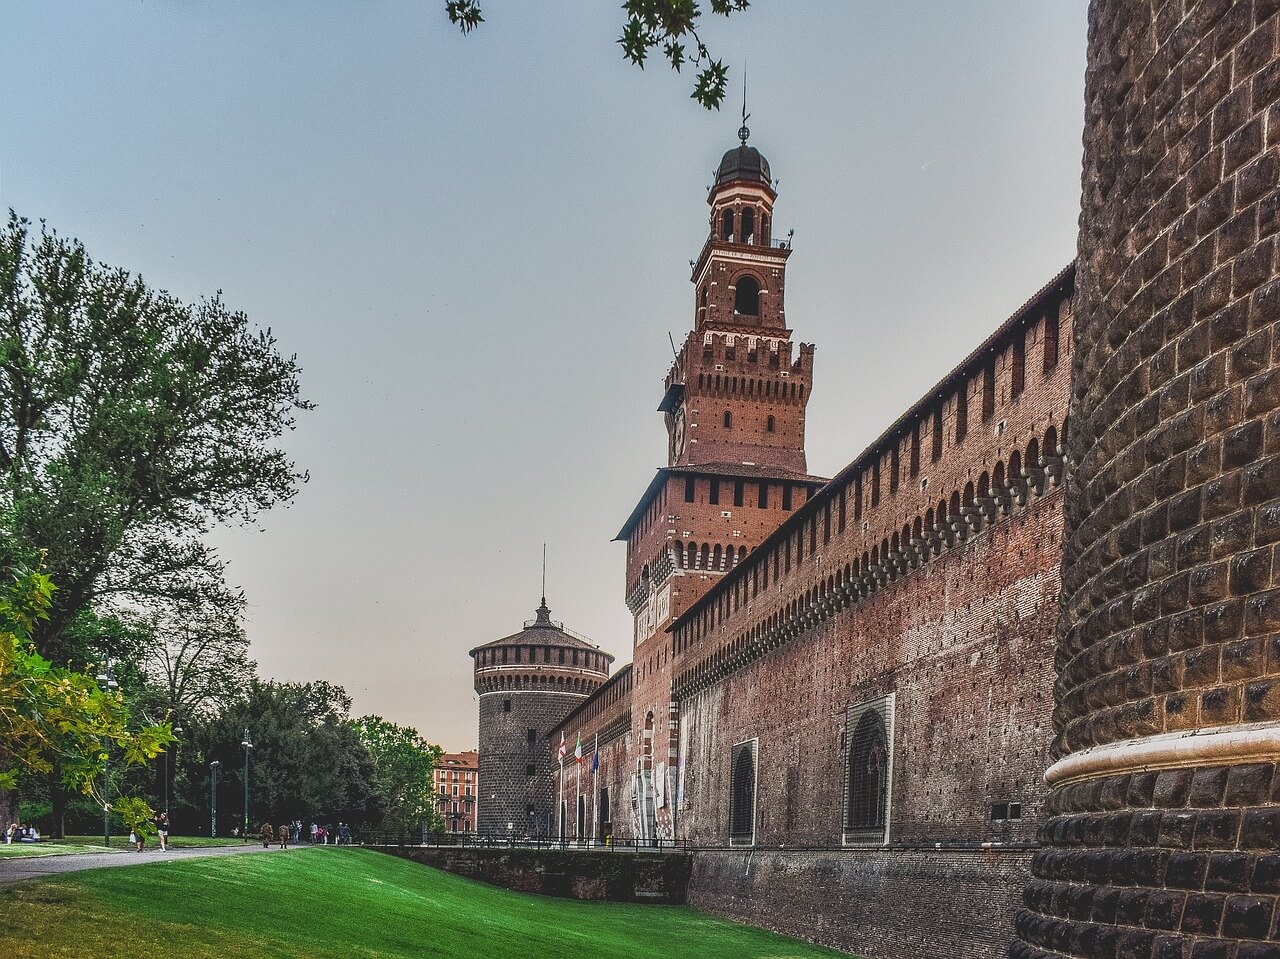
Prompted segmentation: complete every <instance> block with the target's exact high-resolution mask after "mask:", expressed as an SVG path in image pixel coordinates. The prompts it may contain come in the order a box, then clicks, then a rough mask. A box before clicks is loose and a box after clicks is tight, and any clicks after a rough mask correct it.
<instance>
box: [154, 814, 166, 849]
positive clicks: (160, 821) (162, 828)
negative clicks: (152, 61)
mask: <svg viewBox="0 0 1280 959" xmlns="http://www.w3.org/2000/svg"><path fill="white" fill-rule="evenodd" d="M156 835H158V836H159V837H160V851H161V852H168V851H169V814H168V813H167V812H162V813H161V814H160V815H159V816H157V817H156Z"/></svg>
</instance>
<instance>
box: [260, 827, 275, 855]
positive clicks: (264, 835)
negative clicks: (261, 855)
mask: <svg viewBox="0 0 1280 959" xmlns="http://www.w3.org/2000/svg"><path fill="white" fill-rule="evenodd" d="M275 836H276V832H275V830H274V829H272V828H271V823H269V822H264V823H263V824H262V831H261V832H259V833H258V838H259V839H261V840H262V848H263V849H270V848H271V840H272V839H274V838H275Z"/></svg>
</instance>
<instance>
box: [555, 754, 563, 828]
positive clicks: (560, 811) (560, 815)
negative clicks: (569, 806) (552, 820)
mask: <svg viewBox="0 0 1280 959" xmlns="http://www.w3.org/2000/svg"><path fill="white" fill-rule="evenodd" d="M556 755H557V758H558V759H559V760H560V802H559V804H558V805H557V807H556V822H557V823H558V827H557V829H556V838H557V839H558V840H561V841H563V839H564V730H563V729H562V730H560V751H559V752H558V753H557V754H556Z"/></svg>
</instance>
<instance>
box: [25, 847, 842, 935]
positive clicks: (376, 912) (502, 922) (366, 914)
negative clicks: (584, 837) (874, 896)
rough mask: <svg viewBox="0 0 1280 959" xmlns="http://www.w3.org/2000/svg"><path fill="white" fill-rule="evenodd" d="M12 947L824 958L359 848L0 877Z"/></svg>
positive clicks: (678, 915) (729, 928) (728, 930)
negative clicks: (500, 885) (11, 880)
mask: <svg viewBox="0 0 1280 959" xmlns="http://www.w3.org/2000/svg"><path fill="white" fill-rule="evenodd" d="M0 943H3V945H4V947H5V948H4V950H3V951H4V955H5V956H6V959H54V957H58V959H62V957H68V959H69V957H79V956H94V957H95V959H109V957H126V956H127V957H130V959H173V957H182V959H353V957H358V959H424V957H434V956H439V957H442V959H443V957H454V959H457V957H477V959H480V957H484V959H542V957H548V959H550V957H554V959H634V957H636V956H662V957H664V959H693V957H697V959H818V957H824V956H825V957H834V956H839V955H841V954H840V953H835V952H830V951H828V950H825V949H819V948H817V947H815V946H810V945H808V944H806V943H802V942H798V941H796V940H793V939H786V938H784V937H782V936H775V935H772V934H771V933H767V932H761V931H760V930H757V929H752V928H750V927H747V926H740V925H736V924H734V923H729V922H724V921H721V920H718V919H712V918H709V917H707V916H704V915H701V914H699V913H696V912H694V911H693V910H691V909H686V908H682V907H674V906H640V905H624V904H617V903H590V902H572V901H569V900H563V899H547V898H543V897H541V896H529V895H524V894H521V893H516V892H509V891H507V890H505V889H497V888H495V887H493V886H486V885H483V884H481V883H476V882H471V881H469V880H466V879H461V878H459V877H457V876H452V875H449V874H448V873H444V872H440V871H438V870H435V869H430V868H428V867H426V866H420V865H417V864H416V863H411V862H408V861H405V860H402V859H395V858H393V857H391V856H387V855H383V854H382V853H376V852H371V851H368V850H362V849H316V850H310V849H307V850H298V851H296V852H292V853H280V852H274V853H266V854H262V855H250V856H227V857H217V858H211V859H196V860H188V861H185V862H175V863H153V864H151V865H141V866H133V867H128V868H121V869H100V870H94V871H88V872H83V873H77V874H75V875H69V876H61V877H56V878H48V879H42V880H37V881H33V882H25V883H18V884H16V885H13V886H9V887H4V888H2V889H0Z"/></svg>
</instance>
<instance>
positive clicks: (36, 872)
mask: <svg viewBox="0 0 1280 959" xmlns="http://www.w3.org/2000/svg"><path fill="white" fill-rule="evenodd" d="M294 851H296V849H286V850H281V849H278V848H275V847H273V848H271V849H263V848H262V845H261V844H260V843H246V844H245V845H243V846H208V847H205V848H202V849H171V850H169V852H160V850H159V849H158V848H156V847H152V848H150V849H148V850H147V851H146V852H141V853H137V852H86V853H72V854H70V855H66V856H36V857H15V858H13V859H0V886H3V885H7V884H9V883H13V882H21V881H22V880H23V879H38V878H39V877H41V876H56V875H58V874H60V873H64V872H80V871H81V870H83V869H106V868H108V867H111V866H141V865H143V864H144V863H149V862H175V861H177V860H181V859H204V858H205V857H207V856H243V855H246V854H248V853H267V852H284V853H291V852H294Z"/></svg>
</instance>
